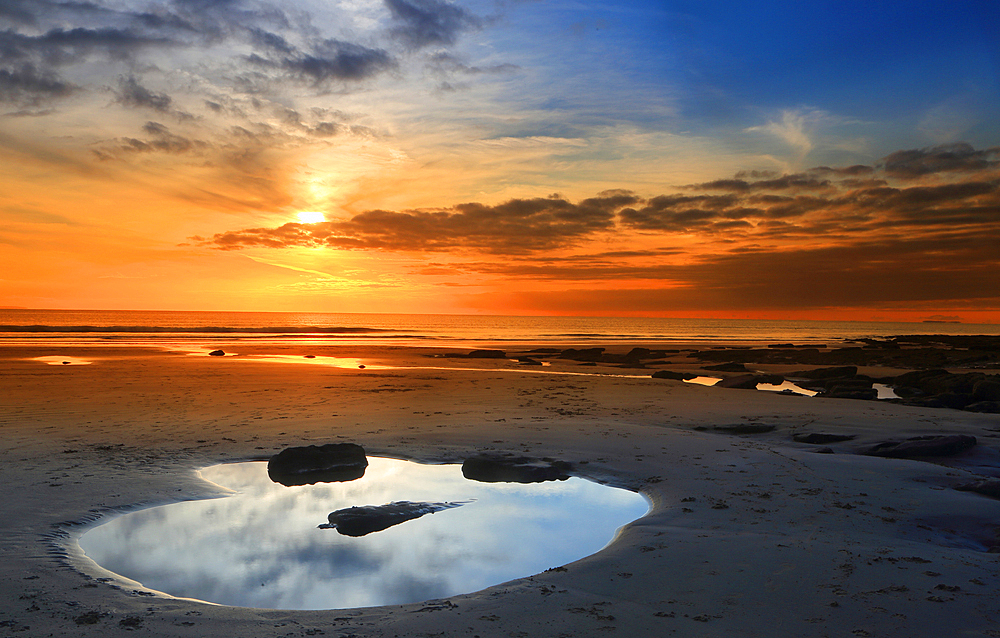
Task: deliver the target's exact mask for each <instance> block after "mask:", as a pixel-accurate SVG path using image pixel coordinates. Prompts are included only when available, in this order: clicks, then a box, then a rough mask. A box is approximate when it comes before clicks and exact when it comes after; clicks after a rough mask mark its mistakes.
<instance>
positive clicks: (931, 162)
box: [881, 143, 1000, 178]
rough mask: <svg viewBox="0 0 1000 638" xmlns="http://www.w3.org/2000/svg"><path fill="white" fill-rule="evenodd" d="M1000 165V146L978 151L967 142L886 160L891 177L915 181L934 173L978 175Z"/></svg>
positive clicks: (893, 155)
mask: <svg viewBox="0 0 1000 638" xmlns="http://www.w3.org/2000/svg"><path fill="white" fill-rule="evenodd" d="M998 166H1000V147H995V148H989V149H985V150H982V151H977V150H975V149H974V148H972V146H970V145H968V144H965V143H957V144H948V145H944V146H935V147H933V148H925V149H920V150H909V151H898V152H896V153H893V154H892V155H889V156H888V157H886V158H885V159H884V160H883V161H882V166H881V167H882V169H883V170H884V171H885V173H886V174H887V175H889V176H890V177H903V178H915V177H922V176H924V175H930V174H934V173H955V172H975V171H982V170H988V169H991V168H996V167H998Z"/></svg>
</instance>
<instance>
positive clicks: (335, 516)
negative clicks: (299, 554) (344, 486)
mask: <svg viewBox="0 0 1000 638" xmlns="http://www.w3.org/2000/svg"><path fill="white" fill-rule="evenodd" d="M470 502H471V501H452V502H448V503H412V502H410V501H393V502H392V503H386V504H385V505H364V506H362V507H348V508H345V509H342V510H337V511H336V512H330V515H329V516H327V521H329V522H327V523H324V524H322V525H319V526H318V527H319V528H320V529H335V530H337V531H338V532H340V533H341V534H343V535H344V536H365V535H367V534H371V533H373V532H381V531H382V530H386V529H389V528H390V527H392V526H393V525H399V524H400V523H405V522H406V521H412V520H413V519H415V518H420V517H421V516H423V515H425V514H433V513H434V512H440V511H442V510H447V509H452V508H454V507H460V506H462V505H465V504H467V503H470Z"/></svg>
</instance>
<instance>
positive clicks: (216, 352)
mask: <svg viewBox="0 0 1000 638" xmlns="http://www.w3.org/2000/svg"><path fill="white" fill-rule="evenodd" d="M208 356H210V357H224V356H226V353H225V352H223V351H222V350H212V351H211V352H209V353H208ZM65 363H68V362H65Z"/></svg>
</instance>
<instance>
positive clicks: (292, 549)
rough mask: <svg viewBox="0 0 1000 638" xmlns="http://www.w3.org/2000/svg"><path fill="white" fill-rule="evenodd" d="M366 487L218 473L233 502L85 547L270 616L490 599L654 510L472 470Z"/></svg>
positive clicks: (116, 565) (404, 470) (167, 588)
mask: <svg viewBox="0 0 1000 638" xmlns="http://www.w3.org/2000/svg"><path fill="white" fill-rule="evenodd" d="M368 462H369V465H368V468H367V469H366V471H365V474H364V476H363V477H362V478H360V479H357V480H353V481H347V482H341V483H320V484H316V485H304V486H297V487H285V486H282V485H279V484H277V483H274V482H272V481H271V480H270V479H269V478H268V475H267V463H265V462H259V461H258V462H249V463H232V464H226V465H217V466H213V467H209V468H206V469H204V470H202V472H201V475H202V477H203V478H204V479H206V480H208V481H211V482H213V483H216V484H218V485H222V486H225V487H227V488H231V489H233V490H235V492H236V494H235V495H234V496H231V497H223V498H216V499H209V500H199V501H188V502H183V503H174V504H170V505H165V506H161V507H154V508H150V509H145V510H140V511H137V512H132V513H129V514H125V515H122V516H119V517H116V518H114V519H111V520H110V521H108V522H107V523H105V524H102V525H100V526H97V527H94V528H93V529H91V530H89V531H87V532H86V533H85V534H83V536H82V537H81V538H80V540H79V542H80V546H81V548H82V549H83V550H84V552H85V553H86V554H87V556H89V557H90V558H91V559H93V560H94V561H95V562H97V563H98V564H99V565H101V566H102V567H104V568H105V569H107V570H110V571H112V572H115V573H117V574H120V575H122V576H125V577H127V578H130V579H132V580H135V581H138V582H140V583H142V584H143V585H144V586H145V587H148V588H150V589H153V590H157V591H160V592H164V593H166V594H169V595H172V596H178V597H184V598H194V599H198V600H203V601H208V602H212V603H219V604H223V605H233V606H239V607H257V608H269V609H344V608H353V607H370V606H379V605H391V604H401V603H414V602H420V601H424V600H430V599H436V598H444V597H448V596H454V595H457V594H463V593H469V592H474V591H478V590H481V589H485V588H486V587H490V586H492V585H497V584H499V583H503V582H506V581H509V580H513V579H515V578H521V577H525V576H529V575H532V574H536V573H539V572H542V571H544V570H546V569H549V568H552V567H558V566H561V565H564V564H567V563H570V562H573V561H575V560H578V559H580V558H583V557H585V556H589V555H591V554H594V553H596V552H598V551H600V550H601V549H602V548H603V547H605V546H606V545H607V544H608V543H609V542H610V541H611V540H612V539H613V538H614V537H615V535H616V532H617V530H618V528H619V527H621V526H622V525H625V524H627V523H629V522H631V521H633V520H635V519H637V518H640V517H641V516H643V515H644V514H645V513H646V512H647V511H648V510H649V504H648V502H647V501H646V499H645V498H644V497H643V496H641V495H639V494H636V493H634V492H630V491H627V490H624V489H618V488H612V487H608V486H605V485H600V484H598V483H594V482H591V481H586V480H584V479H581V478H576V477H572V478H569V479H567V480H564V481H546V482H544V483H531V484H520V483H482V482H478V481H473V480H469V479H466V478H465V477H464V476H463V475H462V470H461V466H460V465H422V464H418V463H413V462H409V461H400V460H396V459H386V458H377V457H368ZM399 501H409V502H411V503H415V504H423V505H432V506H440V507H431V508H429V509H430V511H429V512H428V513H426V514H425V515H422V516H419V517H416V518H413V519H412V520H405V522H401V523H400V524H396V525H393V526H391V527H388V528H387V529H383V530H380V531H375V532H374V533H367V534H366V535H363V536H359V537H354V536H349V535H346V534H347V532H344V533H338V530H337V529H321V528H319V527H318V525H321V524H326V523H327V516H328V515H329V514H330V513H331V512H334V511H337V510H341V509H344V508H350V507H353V506H366V505H380V504H385V503H398V502H399Z"/></svg>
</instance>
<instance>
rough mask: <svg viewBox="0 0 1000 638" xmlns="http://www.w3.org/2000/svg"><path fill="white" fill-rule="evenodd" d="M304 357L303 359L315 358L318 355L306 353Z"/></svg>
mask: <svg viewBox="0 0 1000 638" xmlns="http://www.w3.org/2000/svg"><path fill="white" fill-rule="evenodd" d="M302 358H303V359H315V358H316V355H314V354H304V355H302Z"/></svg>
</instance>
